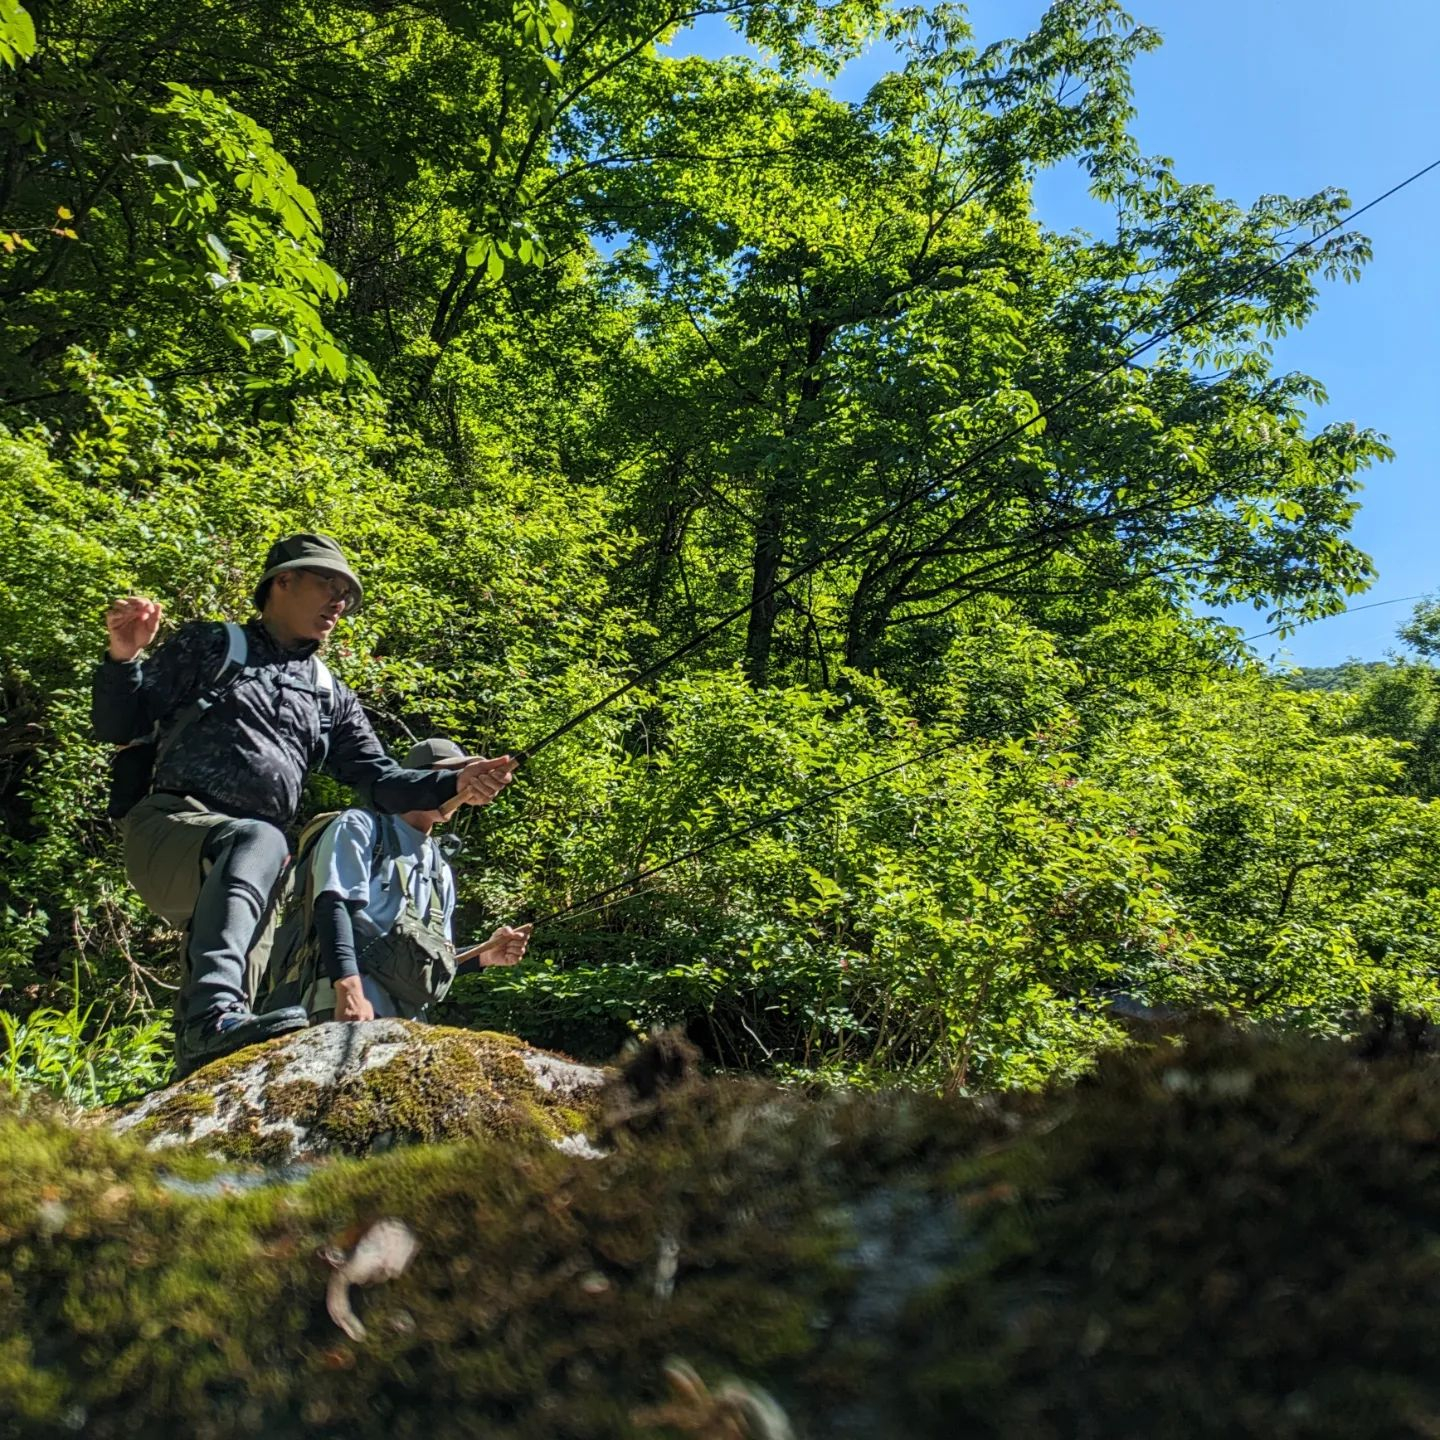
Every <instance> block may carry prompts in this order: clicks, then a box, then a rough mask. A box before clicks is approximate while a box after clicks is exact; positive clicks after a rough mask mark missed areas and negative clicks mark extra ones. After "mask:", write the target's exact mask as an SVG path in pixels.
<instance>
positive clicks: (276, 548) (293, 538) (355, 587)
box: [253, 533, 365, 615]
mask: <svg viewBox="0 0 1440 1440" xmlns="http://www.w3.org/2000/svg"><path fill="white" fill-rule="evenodd" d="M282 570H329V571H331V572H332V573H334V574H336V575H343V576H344V577H345V578H346V579H347V580H348V581H349V582H350V601H349V604H348V605H347V606H346V609H347V611H348V612H349V613H350V614H352V615H353V614H354V613H355V611H357V610H358V609H359V608H360V606H361V604H362V603H363V601H364V599H365V587H364V586H363V585H362V584H361V583H360V577H359V576H358V575H357V574H356V573H355V572H354V570H352V569H351V568H350V562H349V561H348V560H347V559H346V558H345V552H344V551H343V550H342V549H341V548H340V545H339V542H338V541H335V540H332V539H331V538H330V536H328V535H312V534H308V533H307V534H303V535H289V536H287V537H286V538H285V539H284V540H277V541H276V542H275V543H274V544H273V545H272V546H271V547H270V550H269V552H268V553H267V554H266V556H265V573H264V574H263V575H262V576H261V577H260V578H259V579H258V580H257V581H256V582H255V590H254V595H253V598H254V600H255V608H256V609H257V610H258V609H260V608H261V607H260V591H261V588H262V587H263V586H264V584H265V582H266V581H267V580H273V579H274V578H275V576H277V575H278V574H279V573H280V572H281V571H282Z"/></svg>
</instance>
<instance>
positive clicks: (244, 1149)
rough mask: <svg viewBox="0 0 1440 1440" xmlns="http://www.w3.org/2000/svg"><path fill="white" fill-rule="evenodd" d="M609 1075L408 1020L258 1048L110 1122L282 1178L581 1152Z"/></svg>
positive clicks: (162, 1144)
mask: <svg viewBox="0 0 1440 1440" xmlns="http://www.w3.org/2000/svg"><path fill="white" fill-rule="evenodd" d="M604 1080H605V1072H604V1071H602V1070H599V1069H596V1068H595V1067H593V1066H588V1065H578V1064H576V1063H575V1062H574V1061H572V1060H567V1059H565V1058H564V1057H563V1056H560V1055H552V1054H550V1053H548V1052H546V1051H543V1050H535V1049H532V1048H530V1047H529V1046H527V1045H524V1044H522V1043H521V1042H520V1041H519V1040H517V1039H515V1038H514V1037H513V1036H510V1035H497V1034H493V1033H488V1032H486V1033H479V1032H475V1031H470V1030H455V1029H451V1028H450V1027H448V1026H442V1025H423V1024H419V1023H417V1022H414V1021H408V1020H368V1021H362V1022H360V1023H355V1024H338V1023H331V1024H327V1025H315V1026H312V1027H311V1028H310V1029H308V1030H301V1031H298V1032H296V1033H295V1034H293V1035H286V1036H283V1037H282V1038H280V1039H278V1040H273V1041H270V1042H269V1043H268V1044H265V1045H252V1046H250V1047H249V1048H247V1049H245V1050H240V1051H237V1052H236V1053H235V1054H233V1055H228V1056H226V1057H225V1058H223V1059H221V1060H217V1061H215V1062H213V1063H212V1064H210V1065H206V1066H204V1067H203V1068H202V1069H200V1070H197V1071H196V1072H195V1073H194V1074H193V1075H190V1076H187V1077H186V1078H185V1079H184V1080H181V1081H179V1082H178V1083H177V1084H174V1085H171V1086H169V1087H168V1088H167V1089H164V1090H158V1091H156V1092H155V1093H154V1094H152V1095H149V1096H147V1097H146V1098H145V1099H144V1100H142V1101H141V1102H140V1103H139V1104H138V1105H136V1106H135V1107H134V1108H133V1109H131V1110H129V1111H128V1112H127V1113H126V1114H124V1115H123V1116H121V1117H120V1118H119V1119H117V1120H114V1121H113V1128H114V1129H115V1130H117V1131H119V1132H121V1133H122V1134H123V1133H126V1132H129V1133H131V1134H133V1135H134V1136H136V1137H137V1138H139V1139H142V1140H143V1141H144V1142H145V1144H146V1145H147V1147H148V1148H149V1149H152V1150H161V1149H167V1148H170V1147H173V1146H177V1145H195V1146H200V1147H202V1148H204V1149H206V1150H208V1151H211V1152H213V1153H215V1154H218V1155H223V1156H225V1157H227V1158H228V1159H232V1160H242V1161H252V1162H256V1163H259V1164H262V1165H266V1166H282V1165H287V1164H291V1163H293V1162H296V1161H303V1160H308V1159H312V1158H315V1157H317V1156H320V1155H327V1154H341V1155H366V1154H370V1153H373V1152H377V1151H381V1150H385V1149H388V1148H390V1147H391V1146H393V1145H396V1144H414V1143H426V1142H433V1141H439V1140H457V1139H463V1138H468V1137H473V1136H492V1137H496V1138H503V1139H513V1140H525V1139H533V1140H538V1141H550V1142H553V1143H556V1144H559V1145H561V1146H564V1147H569V1148H575V1149H577V1150H579V1152H580V1153H584V1152H585V1149H586V1147H587V1143H588V1142H586V1140H585V1134H586V1131H587V1130H589V1129H592V1128H593V1126H594V1122H595V1118H596V1114H595V1106H596V1104H597V1102H598V1097H599V1092H600V1088H601V1086H602V1085H603V1083H604Z"/></svg>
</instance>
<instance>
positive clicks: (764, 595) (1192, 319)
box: [516, 159, 1440, 764]
mask: <svg viewBox="0 0 1440 1440" xmlns="http://www.w3.org/2000/svg"><path fill="white" fill-rule="evenodd" d="M1437 168H1440V159H1437V160H1432V161H1431V162H1430V164H1428V165H1426V166H1425V167H1424V168H1423V169H1420V170H1417V171H1415V172H1414V174H1412V175H1410V176H1408V177H1407V178H1406V179H1404V180H1402V181H1400V182H1399V183H1398V184H1396V185H1392V186H1391V187H1390V188H1389V189H1388V190H1386V191H1385V192H1384V193H1383V194H1381V195H1377V196H1376V197H1375V198H1374V199H1373V200H1369V201H1367V202H1366V203H1365V204H1364V205H1362V206H1361V207H1360V208H1359V209H1358V210H1354V211H1350V212H1348V213H1347V214H1346V215H1345V217H1344V218H1343V219H1341V220H1337V221H1336V222H1335V223H1334V224H1333V225H1331V226H1329V227H1328V228H1327V229H1325V230H1322V231H1320V232H1319V234H1317V235H1312V236H1311V237H1310V238H1309V239H1308V240H1302V241H1299V242H1297V243H1296V244H1295V245H1293V246H1292V247H1291V248H1290V249H1289V250H1287V251H1286V252H1285V253H1284V254H1283V255H1279V256H1277V257H1276V258H1275V259H1273V260H1270V261H1268V262H1267V263H1266V264H1264V265H1262V266H1261V267H1260V268H1259V269H1258V270H1257V271H1256V272H1255V273H1254V274H1253V275H1252V276H1251V277H1250V279H1249V280H1247V281H1246V282H1245V283H1244V285H1242V286H1241V287H1240V288H1239V289H1238V290H1230V291H1227V292H1226V293H1225V294H1223V295H1221V296H1218V297H1217V298H1216V299H1214V300H1212V301H1210V302H1208V303H1207V304H1205V305H1201V306H1198V307H1197V308H1196V309H1194V310H1191V311H1188V312H1187V313H1186V314H1185V315H1184V316H1182V317H1181V318H1180V319H1179V320H1177V321H1175V322H1174V323H1173V324H1172V325H1170V326H1168V327H1167V328H1166V329H1163V330H1160V331H1158V332H1157V333H1156V334H1154V335H1152V336H1151V337H1150V338H1149V339H1148V340H1145V341H1143V342H1142V343H1141V344H1139V345H1136V346H1135V347H1134V348H1132V349H1130V350H1128V351H1126V352H1125V354H1123V355H1122V356H1121V357H1120V358H1119V359H1118V360H1116V361H1115V362H1114V363H1113V364H1112V365H1110V366H1108V367H1107V368H1106V369H1104V370H1100V371H1098V372H1096V373H1095V374H1094V375H1092V376H1091V377H1090V378H1089V379H1088V380H1085V381H1083V382H1082V383H1081V384H1079V385H1077V386H1076V387H1075V388H1074V389H1072V390H1069V391H1067V392H1066V393H1065V394H1064V395H1062V396H1061V397H1060V398H1059V399H1058V400H1056V401H1054V402H1053V403H1052V404H1050V405H1049V406H1046V407H1044V408H1042V409H1040V410H1038V411H1036V413H1035V414H1034V415H1032V416H1031V417H1030V419H1028V420H1025V421H1023V422H1021V423H1020V424H1018V425H1015V426H1013V427H1012V428H1011V429H1009V430H1007V431H1005V432H1004V433H1003V434H1002V435H999V436H997V437H996V438H995V439H994V440H991V441H988V442H987V443H985V444H984V445H982V446H981V447H980V448H979V449H978V450H975V451H973V452H972V453H971V454H970V455H968V456H966V457H965V459H964V460H962V461H961V463H960V465H959V467H958V468H957V469H955V470H952V471H949V472H948V473H947V474H945V475H943V476H941V477H940V478H938V479H936V480H935V481H933V482H932V483H931V484H929V485H927V486H925V487H923V488H922V489H920V490H918V491H916V492H915V494H913V495H911V496H908V497H907V498H905V499H903V500H898V501H896V502H895V504H893V505H891V506H889V507H888V508H887V509H885V510H882V511H881V512H880V513H879V514H878V515H876V516H875V517H874V518H873V519H872V520H870V521H867V522H866V524H864V525H862V526H861V527H860V528H859V529H858V530H855V531H853V532H852V533H851V534H849V535H847V536H845V537H844V538H843V539H841V540H838V541H836V542H835V544H833V545H831V546H830V547H829V548H828V549H826V550H822V551H821V552H820V553H819V554H817V555H815V556H814V557H813V558H812V559H810V560H807V561H806V562H805V563H804V564H802V565H799V566H797V567H796V568H795V569H794V570H792V571H791V572H790V573H789V574H788V575H787V576H785V578H784V579H783V580H777V581H776V582H775V583H774V584H773V585H771V586H770V587H769V588H768V589H766V590H764V591H762V592H761V593H760V594H759V595H756V596H755V597H754V598H752V599H751V600H750V601H749V602H748V603H747V604H745V605H741V606H737V607H736V608H735V609H734V610H731V611H729V612H728V613H727V614H725V615H722V616H721V617H720V618H719V619H718V620H716V621H714V622H713V623H712V624H710V625H709V626H707V627H706V628H705V629H703V630H701V631H700V632H699V633H697V634H696V635H693V636H692V637H691V638H690V639H689V640H687V641H686V642H685V643H684V644H683V645H681V646H679V647H678V648H677V649H675V650H673V651H671V652H670V653H669V654H668V655H664V656H662V657H661V658H660V659H659V660H656V661H654V662H653V663H652V664H650V665H647V666H646V667H645V668H644V669H643V670H641V671H640V672H639V673H637V674H636V675H634V676H632V677H631V678H630V679H629V680H627V681H626V682H625V683H624V684H623V685H621V686H619V687H618V688H617V689H615V690H612V691H611V692H610V693H609V694H607V695H603V696H601V697H600V699H598V700H596V701H595V702H594V703H593V704H591V705H588V706H586V707H585V709H583V710H581V711H579V712H578V713H577V714H575V715H573V716H571V717H570V719H568V720H566V721H564V722H563V723H562V724H561V725H558V726H557V727H556V728H555V729H554V730H552V731H550V733H549V734H548V735H544V736H542V737H541V738H540V739H539V740H537V741H536V742H535V743H534V744H533V745H529V746H526V747H525V748H524V749H523V750H521V751H520V752H519V753H518V754H517V756H516V761H517V764H524V763H525V762H526V761H528V760H531V759H533V758H534V757H535V756H536V755H538V754H539V753H540V751H541V750H543V749H544V748H545V747H546V746H547V745H550V744H552V743H553V742H554V741H556V740H558V739H560V737H561V736H562V735H567V734H569V732H570V731H571V730H573V729H575V728H576V726H578V725H582V724H584V722H585V721H586V720H588V719H590V717H591V716H592V715H597V714H599V713H600V711H602V710H604V709H605V708H606V707H607V706H608V705H610V704H612V703H613V702H614V701H616V700H618V699H619V698H620V697H621V696H622V695H625V694H626V693H628V692H629V691H630V690H633V689H634V688H635V687H636V686H637V685H642V684H644V682H645V681H646V680H650V679H653V678H654V676H656V675H658V674H659V673H660V672H661V671H662V670H665V669H667V668H668V667H669V666H671V665H673V664H674V663H675V661H677V660H681V659H683V658H684V657H685V656H686V655H689V654H691V653H692V652H693V651H695V650H698V649H699V648H700V647H701V646H702V645H704V644H705V643H706V642H707V641H709V640H711V639H713V638H714V637H715V636H716V635H718V634H719V633H720V632H721V631H722V630H725V629H726V628H728V627H729V626H730V625H732V624H733V623H734V622H735V621H736V620H739V619H740V618H741V617H742V616H745V615H748V614H749V613H750V612H751V611H752V610H754V609H755V608H756V606H758V605H761V604H763V603H764V602H765V601H766V600H769V599H770V598H771V597H772V596H775V595H778V594H779V593H780V592H781V591H782V590H786V589H788V588H789V587H790V586H791V585H793V584H794V583H795V582H796V581H797V580H801V579H803V578H804V577H805V576H807V575H811V574H813V573H814V572H815V571H816V570H818V569H820V568H821V567H822V566H823V565H827V564H829V562H830V561H832V560H835V559H837V558H838V557H839V556H841V555H843V554H844V553H845V552H846V551H847V550H849V549H850V548H851V547H852V546H853V545H854V544H855V543H856V542H857V541H860V540H863V539H864V538H865V537H866V536H867V535H870V534H872V533H873V532H874V531H876V530H878V529H879V528H880V527H881V526H882V525H885V524H887V523H888V522H889V521H891V520H893V519H895V517H896V516H898V515H900V514H902V513H903V512H904V511H906V510H908V509H909V508H910V507H911V506H912V505H915V504H917V503H919V502H920V501H921V500H925V499H929V498H930V497H931V496H932V495H934V494H935V492H936V491H937V490H939V489H941V488H942V487H944V486H948V485H953V484H954V482H955V481H956V480H958V479H959V478H960V477H961V476H962V475H964V473H965V472H966V471H967V470H970V469H972V468H974V467H975V466H976V465H978V464H980V462H981V461H983V460H987V459H989V458H990V456H992V455H994V454H995V453H996V451H998V450H1000V449H1001V448H1002V447H1003V446H1005V445H1007V444H1009V442H1010V441H1011V440H1013V439H1015V438H1016V437H1017V436H1019V435H1023V434H1025V432H1026V431H1028V430H1031V429H1033V428H1034V427H1035V426H1036V425H1038V424H1039V423H1040V422H1041V421H1045V420H1050V419H1052V418H1053V417H1054V416H1055V415H1056V414H1058V413H1059V412H1060V411H1061V410H1062V409H1063V408H1065V407H1066V406H1067V405H1070V404H1072V403H1073V402H1074V401H1076V400H1078V399H1080V398H1081V397H1082V396H1084V395H1087V394H1088V393H1089V392H1090V391H1091V390H1093V389H1094V388H1095V387H1096V386H1097V385H1099V384H1100V383H1101V382H1102V381H1104V380H1106V379H1108V378H1109V377H1110V376H1111V375H1113V374H1115V373H1116V372H1117V371H1118V370H1122V369H1124V368H1125V366H1127V365H1129V364H1130V362H1131V361H1133V360H1135V359H1137V358H1139V357H1140V356H1141V355H1144V354H1145V353H1146V352H1147V351H1149V350H1153V349H1154V348H1155V347H1156V346H1157V345H1159V344H1161V343H1162V342H1163V341H1165V340H1168V339H1170V338H1171V337H1172V336H1174V335H1176V334H1178V333H1179V332H1180V331H1181V330H1183V329H1185V328H1186V327H1187V326H1190V325H1194V324H1197V323H1199V322H1200V321H1203V320H1207V319H1210V318H1211V317H1212V316H1214V315H1215V314H1216V313H1218V312H1219V311H1220V310H1221V309H1222V307H1224V306H1226V305H1229V304H1231V303H1232V302H1233V301H1235V300H1238V299H1239V298H1240V297H1241V296H1243V295H1245V294H1246V293H1247V292H1248V291H1249V290H1250V289H1251V288H1253V287H1254V286H1255V285H1256V284H1257V283H1258V282H1259V281H1261V280H1263V279H1264V278H1265V277H1266V276H1267V275H1269V274H1271V273H1273V272H1274V271H1275V270H1278V269H1279V268H1280V267H1281V266H1283V265H1287V264H1289V262H1290V261H1291V260H1293V259H1294V258H1295V257H1296V256H1297V255H1300V254H1303V253H1304V252H1305V251H1307V250H1310V249H1311V248H1312V247H1313V246H1315V245H1318V244H1319V243H1320V242H1321V241H1323V240H1327V239H1328V238H1329V237H1330V236H1331V235H1333V234H1335V233H1336V231H1338V230H1340V229H1341V228H1343V227H1345V226H1348V225H1350V224H1352V223H1353V222H1354V221H1356V220H1358V219H1359V218H1360V216H1362V215H1364V214H1365V213H1366V211H1368V210H1373V209H1374V208H1375V207H1376V206H1377V205H1380V204H1381V203H1383V202H1384V201H1386V200H1388V199H1390V198H1391V196H1393V195H1397V194H1399V192H1400V191H1402V190H1404V189H1405V188H1406V187H1407V186H1410V185H1413V184H1414V183H1415V182H1416V181H1418V180H1421V179H1423V178H1424V177H1425V176H1426V175H1428V174H1429V173H1430V172H1431V171H1432V170H1435V169H1437ZM1163 309H1164V306H1163V305H1161V306H1156V307H1155V309H1154V310H1152V311H1151V312H1150V315H1151V316H1155V315H1158V314H1159V313H1161V311H1162V310H1163ZM1144 318H1145V317H1142V319H1144ZM1139 323H1140V322H1139V321H1137V322H1136V326H1138V324H1139ZM1136 326H1132V327H1131V329H1130V331H1129V332H1127V333H1134V330H1135V328H1136Z"/></svg>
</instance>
